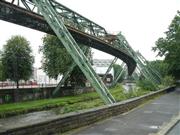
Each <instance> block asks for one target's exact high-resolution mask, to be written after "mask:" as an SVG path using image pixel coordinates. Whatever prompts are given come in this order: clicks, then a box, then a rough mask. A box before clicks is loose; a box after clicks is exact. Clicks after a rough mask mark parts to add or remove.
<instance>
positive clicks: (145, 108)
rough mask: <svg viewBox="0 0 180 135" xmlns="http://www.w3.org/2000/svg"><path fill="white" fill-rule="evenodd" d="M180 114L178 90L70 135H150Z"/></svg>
mask: <svg viewBox="0 0 180 135" xmlns="http://www.w3.org/2000/svg"><path fill="white" fill-rule="evenodd" d="M179 113H180V88H176V90H175V91H174V92H170V93H168V94H165V95H162V96H160V97H159V98H156V99H155V100H153V101H150V102H149V103H147V104H145V105H142V106H140V107H138V108H136V109H134V110H132V111H130V112H128V113H126V114H123V115H119V116H116V117H112V118H110V119H108V120H105V121H103V122H99V123H96V124H93V125H91V126H89V127H86V128H83V129H79V130H76V131H74V132H73V133H69V134H72V135H151V134H155V133H157V132H159V131H160V130H162V129H161V128H162V127H164V126H165V125H166V124H168V123H169V122H170V121H171V119H173V118H174V117H177V116H178V115H179Z"/></svg>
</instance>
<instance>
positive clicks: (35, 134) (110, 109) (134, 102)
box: [0, 87, 174, 135]
mask: <svg viewBox="0 0 180 135" xmlns="http://www.w3.org/2000/svg"><path fill="white" fill-rule="evenodd" d="M172 90H174V87H169V88H166V89H163V90H159V91H156V92H152V93H150V94H147V95H144V96H140V97H136V98H133V99H129V100H126V101H122V102H119V103H116V104H113V105H105V106H101V107H98V108H93V109H88V110H85V111H80V112H77V113H69V114H66V115H61V116H58V117H56V118H54V119H52V120H50V121H46V122H42V123H38V124H34V125H28V126H24V127H18V128H16V129H11V130H7V131H4V132H1V133H0V135H53V134H54V133H62V132H66V131H69V130H72V129H75V128H79V127H82V126H87V125H89V124H93V123H95V122H97V121H100V120H103V119H106V118H109V117H112V116H116V115H119V114H122V113H125V112H127V111H129V110H131V109H133V108H135V107H137V106H139V105H140V104H143V103H144V102H145V101H147V100H150V99H152V98H154V97H156V96H158V95H161V94H164V93H167V92H170V91H172Z"/></svg>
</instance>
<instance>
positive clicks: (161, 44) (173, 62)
mask: <svg viewBox="0 0 180 135" xmlns="http://www.w3.org/2000/svg"><path fill="white" fill-rule="evenodd" d="M179 22H180V12H179V11H178V12H177V15H176V16H175V17H174V19H173V20H172V22H171V24H170V26H169V29H168V31H167V32H166V33H165V34H166V37H165V38H159V39H158V40H157V42H156V46H155V47H153V50H154V51H157V52H158V55H159V56H165V62H166V63H167V64H168V73H169V74H171V75H173V76H175V77H176V78H179V77H180V53H179V52H180V23H179Z"/></svg>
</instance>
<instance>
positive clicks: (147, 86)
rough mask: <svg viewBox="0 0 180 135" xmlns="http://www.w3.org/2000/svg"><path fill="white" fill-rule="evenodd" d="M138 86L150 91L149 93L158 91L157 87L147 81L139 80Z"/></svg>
mask: <svg viewBox="0 0 180 135" xmlns="http://www.w3.org/2000/svg"><path fill="white" fill-rule="evenodd" d="M137 86H138V87H140V89H143V90H148V91H154V90H156V89H157V87H156V86H155V85H154V84H153V83H152V82H151V81H149V80H147V79H141V80H138V81H137Z"/></svg>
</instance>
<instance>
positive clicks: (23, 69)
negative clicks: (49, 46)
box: [1, 36, 34, 82]
mask: <svg viewBox="0 0 180 135" xmlns="http://www.w3.org/2000/svg"><path fill="white" fill-rule="evenodd" d="M31 53H32V50H31V48H30V45H29V42H28V41H27V40H26V39H25V38H24V37H22V36H12V37H11V38H10V39H9V40H8V41H7V43H6V44H5V45H4V46H3V53H2V65H1V66H2V68H3V72H4V73H3V75H4V77H5V78H6V79H10V80H13V81H16V82H18V81H19V80H28V79H29V78H30V77H31V75H32V71H33V62H34V58H33V56H32V54H31Z"/></svg>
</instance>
